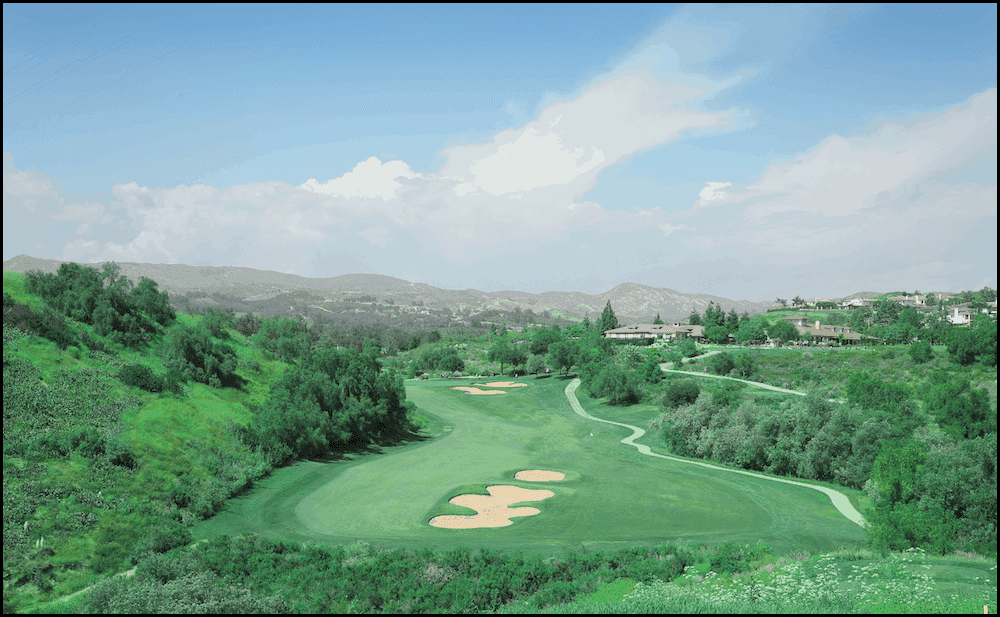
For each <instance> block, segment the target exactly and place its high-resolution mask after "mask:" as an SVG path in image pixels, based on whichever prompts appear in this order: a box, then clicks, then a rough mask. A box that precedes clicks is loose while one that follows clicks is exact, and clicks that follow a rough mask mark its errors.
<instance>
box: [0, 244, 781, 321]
mask: <svg viewBox="0 0 1000 617" xmlns="http://www.w3.org/2000/svg"><path fill="white" fill-rule="evenodd" d="M63 263H66V262H63V261H59V260H55V259H38V258H35V257H31V256H28V255H17V256H16V257H13V258H11V259H9V260H7V261H5V262H4V263H3V269H4V270H14V271H17V272H22V273H23V272H27V271H29V270H39V271H41V272H51V273H55V272H57V271H58V270H59V266H60V265H61V264H63ZM81 265H85V266H90V267H96V268H97V269H98V270H100V268H101V266H102V264H81ZM118 266H119V267H120V268H121V273H122V274H124V275H125V276H127V277H128V278H129V279H131V280H134V281H138V280H139V279H140V278H141V277H143V276H145V277H147V278H150V279H153V280H154V281H156V282H157V283H158V284H159V287H160V289H161V290H163V291H167V292H169V293H170V294H171V296H180V295H186V294H192V293H194V294H208V295H221V296H229V297H231V298H233V299H238V300H242V301H243V302H248V303H249V302H264V301H268V300H272V299H275V298H277V297H279V296H281V295H282V294H302V292H305V294H309V295H311V296H312V298H311V301H312V302H314V303H315V304H316V305H317V306H322V305H323V303H326V302H339V301H343V300H344V299H345V298H351V297H352V296H354V297H358V296H372V297H375V298H378V299H379V300H382V301H387V300H391V301H392V302H393V303H395V304H396V305H397V306H414V305H418V306H419V305H421V303H422V306H423V307H425V308H426V309H428V310H430V309H437V310H441V309H450V310H453V311H457V312H465V311H469V312H481V311H483V310H488V309H497V310H501V311H514V310H515V309H520V310H522V311H527V310H529V309H530V310H531V311H532V312H533V313H534V314H536V315H542V314H544V313H545V312H548V313H549V314H550V315H552V316H553V317H555V316H563V317H568V318H570V319H582V318H583V316H584V315H585V314H587V313H589V314H590V318H591V319H592V320H593V319H596V318H597V317H598V316H599V315H600V312H601V310H602V309H603V308H604V306H605V304H607V302H608V301H610V302H611V305H612V307H613V308H614V310H615V314H616V315H617V316H618V318H619V320H621V321H622V322H625V323H638V322H644V321H650V320H652V318H653V316H655V315H656V314H657V313H659V314H660V317H661V318H663V319H664V320H665V321H669V322H674V321H684V320H686V319H687V318H688V316H689V315H690V314H691V311H693V310H697V311H699V312H704V309H705V307H706V306H708V303H709V302H714V303H715V304H716V305H719V306H722V308H723V309H724V310H725V311H727V312H728V311H729V309H730V308H735V309H736V311H737V312H738V313H743V312H744V311H746V312H748V313H750V314H757V313H763V312H765V311H766V310H767V309H769V308H773V307H774V306H776V305H775V304H774V303H773V302H751V301H748V300H731V299H729V298H723V297H720V296H714V295H710V294H688V293H682V292H679V291H676V290H674V289H669V288H665V287H661V288H655V287H648V286H646V285H639V284H636V283H623V284H621V285H618V286H617V287H615V288H614V289H611V290H609V291H606V292H604V293H601V294H585V293H580V292H569V291H548V292H545V293H540V294H533V293H528V292H523V291H511V290H504V291H492V292H488V291H480V290H478V289H464V290H454V289H441V288H438V287H433V286H431V285H426V284H423V283H411V282H409V281H405V280H402V279H398V278H393V277H390V276H381V275H377V274H345V275H341V276H336V277H331V278H305V277H302V276H298V275H295V274H285V273H281V272H274V271H272V270H254V269H252V268H234V267H229V266H222V267H213V266H189V265H185V264H144V263H132V262H121V263H118ZM303 295H304V294H303ZM236 310H237V311H239V308H237V309H236ZM264 316H265V317H268V316H274V315H269V314H267V313H265V314H264Z"/></svg>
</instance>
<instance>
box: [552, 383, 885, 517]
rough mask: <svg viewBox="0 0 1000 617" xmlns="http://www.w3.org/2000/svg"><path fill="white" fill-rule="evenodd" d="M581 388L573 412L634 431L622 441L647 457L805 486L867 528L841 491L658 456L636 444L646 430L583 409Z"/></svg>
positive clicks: (569, 391) (572, 389)
mask: <svg viewBox="0 0 1000 617" xmlns="http://www.w3.org/2000/svg"><path fill="white" fill-rule="evenodd" d="M579 386H580V379H579V378H577V379H574V380H573V381H571V382H570V383H569V385H567V386H566V398H568V399H569V404H570V406H571V407H572V408H573V411H575V412H576V414H577V415H579V416H583V417H584V418H586V419H588V420H596V421H597V422H604V423H605V424H614V425H616V426H622V427H625V428H630V429H632V431H633V433H632V435H631V436H630V437H626V438H625V439H622V440H621V442H622V443H623V444H625V445H627V446H634V447H635V448H636V449H637V450H639V452H641V453H642V454H645V455H646V456H655V457H657V458H663V459H667V460H668V461H675V462H678V463H688V464H689V465H700V466H701V467H707V468H708V469H716V470H718V471H728V472H730V473H738V474H742V475H744V476H752V477H754V478H761V479H764V480H771V481H772V482H782V483H784V484H792V485H794V486H804V487H805V488H811V489H813V490H816V491H819V492H821V493H823V494H825V495H826V496H828V497H829V498H830V501H832V502H833V506H834V507H835V508H837V510H838V511H839V512H840V513H841V514H843V515H844V516H846V517H847V519H848V520H849V521H851V522H852V523H855V524H857V525H860V526H861V527H865V519H864V517H863V516H861V513H860V512H858V511H857V510H855V509H854V506H853V505H851V500H850V499H848V498H847V495H844V494H843V493H841V492H840V491H835V490H833V489H832V488H826V487H825V486H816V485H814V484H806V483H805V482H796V481H795V480H785V479H783V478H773V477H771V476H765V475H763V474H759V473H754V472H752V471H744V470H742V469H727V468H725V467H718V466H716V465H710V464H708V463H702V462H698V461H689V460H686V459H682V458H675V457H673V456H664V455H663V454H657V453H655V452H651V451H650V449H649V446H644V445H642V444H639V443H635V440H636V439H639V438H640V437H642V436H643V435H645V434H646V431H645V430H643V429H641V428H639V427H636V426H632V425H631V424H623V423H621V422H612V421H611V420H602V419H600V418H595V417H594V416H592V415H590V414H588V413H587V412H586V411H584V410H583V407H582V406H581V405H580V401H578V400H577V398H576V389H577V388H578V387H579Z"/></svg>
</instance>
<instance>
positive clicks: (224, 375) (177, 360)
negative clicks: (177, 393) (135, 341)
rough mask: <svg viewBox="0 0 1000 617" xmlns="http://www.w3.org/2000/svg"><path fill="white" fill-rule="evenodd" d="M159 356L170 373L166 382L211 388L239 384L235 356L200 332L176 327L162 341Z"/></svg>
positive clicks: (206, 333)
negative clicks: (179, 382) (195, 384)
mask: <svg viewBox="0 0 1000 617" xmlns="http://www.w3.org/2000/svg"><path fill="white" fill-rule="evenodd" d="M160 355H161V357H162V358H163V363H164V365H165V366H166V367H167V369H168V371H169V373H168V378H167V381H168V382H174V381H175V380H178V379H179V380H183V381H188V380H190V381H196V382H198V383H203V384H207V385H210V386H212V387H213V388H221V387H223V385H225V386H227V387H229V386H233V385H236V384H237V383H238V382H239V377H238V376H237V375H236V363H237V362H236V352H235V351H234V350H233V348H232V347H230V346H229V345H226V344H224V343H220V342H217V341H216V342H213V341H212V340H211V338H209V334H208V332H206V331H205V330H204V329H202V328H191V327H189V326H186V325H184V324H177V325H176V326H174V327H173V328H171V329H170V330H169V331H168V332H167V334H166V336H165V337H164V338H163V340H162V342H161V347H160Z"/></svg>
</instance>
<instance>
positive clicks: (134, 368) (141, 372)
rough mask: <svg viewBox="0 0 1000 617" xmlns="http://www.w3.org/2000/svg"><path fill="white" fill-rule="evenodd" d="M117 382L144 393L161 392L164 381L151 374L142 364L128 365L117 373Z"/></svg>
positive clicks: (150, 370)
mask: <svg viewBox="0 0 1000 617" xmlns="http://www.w3.org/2000/svg"><path fill="white" fill-rule="evenodd" d="M118 380H119V381H121V382H122V383H123V384H125V385H127V386H134V387H136V388H140V389H142V390H145V391H146V392H162V391H163V389H164V386H165V384H164V381H163V379H162V378H161V377H158V376H156V375H155V374H154V373H153V369H151V368H149V367H148V366H145V365H143V364H128V365H125V366H123V367H122V368H121V369H119V371H118Z"/></svg>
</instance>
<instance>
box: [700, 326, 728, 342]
mask: <svg viewBox="0 0 1000 617" xmlns="http://www.w3.org/2000/svg"><path fill="white" fill-rule="evenodd" d="M705 338H707V339H708V340H709V342H711V343H715V344H716V345H721V344H723V343H727V342H729V329H728V328H726V327H725V326H712V327H711V328H709V329H708V330H706V331H705Z"/></svg>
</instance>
